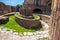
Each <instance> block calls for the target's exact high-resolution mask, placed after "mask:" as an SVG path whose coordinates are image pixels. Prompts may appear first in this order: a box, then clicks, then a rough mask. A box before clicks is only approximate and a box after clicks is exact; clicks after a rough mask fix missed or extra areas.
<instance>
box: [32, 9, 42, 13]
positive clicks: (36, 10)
mask: <svg viewBox="0 0 60 40" xmlns="http://www.w3.org/2000/svg"><path fill="white" fill-rule="evenodd" d="M33 13H34V14H42V13H43V12H42V10H40V9H34V10H33Z"/></svg>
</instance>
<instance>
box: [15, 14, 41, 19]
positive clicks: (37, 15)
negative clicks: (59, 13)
mask: <svg viewBox="0 0 60 40" xmlns="http://www.w3.org/2000/svg"><path fill="white" fill-rule="evenodd" d="M15 17H17V18H19V19H23V20H40V17H39V16H38V15H37V18H36V19H34V18H32V19H29V18H24V16H22V18H20V17H18V16H17V15H16V14H15ZM25 17H32V16H25Z"/></svg>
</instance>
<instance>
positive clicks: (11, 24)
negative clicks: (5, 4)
mask: <svg viewBox="0 0 60 40" xmlns="http://www.w3.org/2000/svg"><path fill="white" fill-rule="evenodd" d="M0 26H3V27H6V28H9V29H12V30H16V31H17V32H35V31H36V29H38V28H32V29H31V28H30V29H27V28H24V27H22V26H20V25H18V24H17V23H16V21H15V18H14V16H9V22H8V23H6V24H1V25H0ZM39 30H41V31H43V28H40V29H39Z"/></svg>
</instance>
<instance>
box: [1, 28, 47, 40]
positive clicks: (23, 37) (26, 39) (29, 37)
mask: <svg viewBox="0 0 60 40" xmlns="http://www.w3.org/2000/svg"><path fill="white" fill-rule="evenodd" d="M47 28H48V27H47ZM44 37H45V38H46V37H48V29H46V30H45V31H36V32H33V33H32V32H24V33H23V34H22V33H17V32H15V31H13V30H10V31H7V28H3V27H0V40H43V38H44Z"/></svg>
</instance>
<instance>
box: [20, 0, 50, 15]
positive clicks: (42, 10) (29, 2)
mask: <svg viewBox="0 0 60 40" xmlns="http://www.w3.org/2000/svg"><path fill="white" fill-rule="evenodd" d="M50 12H51V0H24V5H23V6H22V8H20V13H21V14H23V15H31V14H32V13H34V14H49V15H50Z"/></svg>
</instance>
